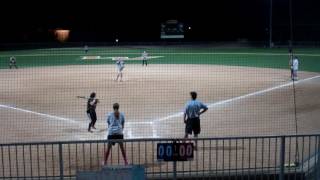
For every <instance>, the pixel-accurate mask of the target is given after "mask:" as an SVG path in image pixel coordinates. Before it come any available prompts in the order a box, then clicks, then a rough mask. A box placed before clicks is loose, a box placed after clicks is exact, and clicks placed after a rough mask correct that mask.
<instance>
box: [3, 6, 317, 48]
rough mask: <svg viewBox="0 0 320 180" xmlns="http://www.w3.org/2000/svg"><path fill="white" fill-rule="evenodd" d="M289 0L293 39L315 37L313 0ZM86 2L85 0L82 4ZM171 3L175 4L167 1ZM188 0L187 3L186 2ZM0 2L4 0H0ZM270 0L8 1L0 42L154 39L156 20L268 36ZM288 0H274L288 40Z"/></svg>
mask: <svg viewBox="0 0 320 180" xmlns="http://www.w3.org/2000/svg"><path fill="white" fill-rule="evenodd" d="M292 1H293V25H294V26H293V27H294V40H295V41H319V40H320V35H319V34H320V33H319V32H320V10H319V9H320V6H319V2H318V1H316V0H292ZM85 2H86V3H85ZM172 2H174V3H172ZM191 2H192V3H191ZM2 3H3V2H2ZM269 3H270V0H223V1H222V0H221V1H212V3H211V4H210V3H209V2H207V1H194V0H193V1H189V2H187V3H186V2H184V1H156V0H155V1H152V0H150V1H148V2H143V1H135V2H131V3H129V2H128V1H82V2H80V1H74V2H72V1H71V2H70V1H69V2H68V3H65V2H63V1H45V2H43V3H42V4H40V3H39V2H35V1H34V2H32V1H27V2H20V1H10V3H9V4H8V3H6V4H4V3H3V4H2V6H1V11H0V15H1V35H0V43H5V42H51V41H55V40H54V37H53V35H52V33H51V31H50V30H53V29H56V28H66V29H70V30H71V34H70V39H69V41H76V42H88V41H114V39H115V38H119V39H120V41H135V42H139V41H142V42H143V41H159V40H160V23H161V22H164V21H166V20H169V19H177V20H179V21H181V22H183V23H184V24H185V26H186V27H188V26H191V30H187V31H186V32H185V40H186V41H237V40H239V39H247V40H249V41H267V40H268V37H269V35H268V33H269V29H268V26H269V7H270V6H269V5H270V4H269ZM289 32H290V31H289V0H273V40H274V41H284V42H285V41H288V39H289Z"/></svg>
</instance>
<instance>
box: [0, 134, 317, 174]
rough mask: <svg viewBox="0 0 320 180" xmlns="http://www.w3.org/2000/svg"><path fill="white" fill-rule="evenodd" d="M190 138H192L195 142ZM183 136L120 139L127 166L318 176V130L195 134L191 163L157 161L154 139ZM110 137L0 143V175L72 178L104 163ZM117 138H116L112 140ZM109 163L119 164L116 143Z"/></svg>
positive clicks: (166, 170) (168, 170)
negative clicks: (216, 135) (224, 135)
mask: <svg viewBox="0 0 320 180" xmlns="http://www.w3.org/2000/svg"><path fill="white" fill-rule="evenodd" d="M193 140H194V139H191V140H190V141H193ZM173 141H175V142H179V141H182V139H130V140H123V143H124V145H125V149H126V152H127V157H128V160H129V164H130V165H140V166H143V167H145V177H147V179H172V178H173V175H174V174H176V175H177V178H178V179H197V178H198V179H205V178H207V179H231V178H232V179H282V180H284V179H288V180H292V179H317V178H318V177H319V173H320V156H319V152H320V134H308V135H287V136H250V137H227V138H199V139H198V141H197V142H198V150H197V151H195V152H194V159H193V160H191V161H182V162H177V168H176V169H175V171H174V168H173V166H172V162H163V161H157V159H156V157H157V150H156V148H157V143H165V142H173ZM108 142H110V141H107V140H100V141H61V142H38V143H12V144H0V179H74V178H75V175H76V172H78V171H95V170H98V169H100V168H101V167H102V165H101V162H102V161H103V152H104V151H105V148H106V145H107V143H108ZM115 142H118V141H115ZM108 165H123V160H122V156H121V153H120V151H119V148H118V146H117V145H116V146H114V148H113V151H112V153H111V157H110V158H109V160H108Z"/></svg>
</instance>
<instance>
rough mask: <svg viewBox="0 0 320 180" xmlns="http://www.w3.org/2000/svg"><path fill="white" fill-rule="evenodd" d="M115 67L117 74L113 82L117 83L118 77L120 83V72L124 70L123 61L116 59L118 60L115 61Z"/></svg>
mask: <svg viewBox="0 0 320 180" xmlns="http://www.w3.org/2000/svg"><path fill="white" fill-rule="evenodd" d="M116 65H117V69H118V74H117V78H116V79H115V81H118V79H119V77H120V81H122V76H123V74H122V71H123V69H124V61H123V60H122V59H121V58H118V60H117V61H116Z"/></svg>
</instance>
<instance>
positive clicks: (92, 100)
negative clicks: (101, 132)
mask: <svg viewBox="0 0 320 180" xmlns="http://www.w3.org/2000/svg"><path fill="white" fill-rule="evenodd" d="M98 103H99V100H98V99H96V93H95V92H93V93H91V94H90V97H89V98H88V102H87V115H88V117H89V119H90V123H89V127H88V131H89V132H92V131H91V128H93V129H96V128H95V127H94V125H95V123H96V121H97V114H96V107H97V104H98Z"/></svg>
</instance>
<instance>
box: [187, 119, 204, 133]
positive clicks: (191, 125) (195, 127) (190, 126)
mask: <svg viewBox="0 0 320 180" xmlns="http://www.w3.org/2000/svg"><path fill="white" fill-rule="evenodd" d="M200 131H201V128H200V118H198V117H197V118H192V119H188V120H187V123H186V134H192V132H193V134H200Z"/></svg>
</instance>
